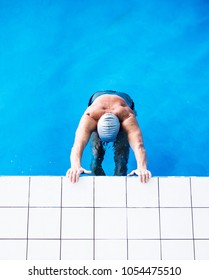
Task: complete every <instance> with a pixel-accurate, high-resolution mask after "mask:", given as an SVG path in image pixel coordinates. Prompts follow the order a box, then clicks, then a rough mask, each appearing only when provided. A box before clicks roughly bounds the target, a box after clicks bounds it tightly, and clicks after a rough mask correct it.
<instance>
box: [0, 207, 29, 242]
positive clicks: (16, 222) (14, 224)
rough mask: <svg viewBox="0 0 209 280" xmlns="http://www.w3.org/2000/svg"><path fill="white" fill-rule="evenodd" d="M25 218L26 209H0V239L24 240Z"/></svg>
mask: <svg viewBox="0 0 209 280" xmlns="http://www.w3.org/2000/svg"><path fill="white" fill-rule="evenodd" d="M27 218H28V209H27V208H0V238H26V237H27Z"/></svg>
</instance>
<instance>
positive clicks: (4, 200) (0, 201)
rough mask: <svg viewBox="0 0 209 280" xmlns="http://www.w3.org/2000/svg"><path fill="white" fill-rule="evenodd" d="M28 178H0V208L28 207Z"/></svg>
mask: <svg viewBox="0 0 209 280" xmlns="http://www.w3.org/2000/svg"><path fill="white" fill-rule="evenodd" d="M28 191H29V177H25V176H14V177H13V176H11V177H4V176H3V177H0V206H26V207H27V206H28Z"/></svg>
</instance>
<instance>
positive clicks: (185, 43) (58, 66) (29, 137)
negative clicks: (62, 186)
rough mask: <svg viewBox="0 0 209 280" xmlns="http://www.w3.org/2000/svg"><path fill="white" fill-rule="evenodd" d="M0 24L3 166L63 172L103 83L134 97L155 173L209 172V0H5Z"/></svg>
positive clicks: (3, 169) (24, 171) (1, 169)
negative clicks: (91, 101)
mask: <svg viewBox="0 0 209 280" xmlns="http://www.w3.org/2000/svg"><path fill="white" fill-rule="evenodd" d="M0 26H1V29H0V133H1V134H0V175H64V174H65V172H66V170H67V168H68V167H69V153H70V149H71V146H72V144H73V139H74V133H75V130H76V127H77V125H78V122H79V120H80V117H81V115H82V113H83V111H84V110H85V109H86V105H87V102H88V99H89V97H90V95H91V94H92V93H93V92H95V91H97V90H101V89H114V90H119V91H124V92H127V93H128V94H130V95H131V96H132V98H133V99H134V101H135V104H136V109H137V112H138V116H137V119H138V121H139V124H140V126H141V129H142V132H143V137H144V142H145V147H146V151H147V157H148V167H149V169H150V170H151V171H152V173H153V175H154V176H168V175H169V176H179V175H185V176H187V175H194V176H195V175H197V176H206V175H209V164H208V159H209V149H208V144H209V114H208V104H209V78H208V77H209V36H208V34H209V2H208V1H206V0H186V1H180V0H170V1H167V0H162V1H160V2H159V1H158V0H147V1H139V0H129V1H126V0H118V1H117V0H105V1H104V0H89V1H85V0H78V1H72V0H55V1H51V0H44V1H43V0H30V1H26V0H19V1H15V0H9V1H3V0H0ZM111 153H112V150H111V147H110V149H109V150H108V151H107V158H106V159H105V162H104V169H105V170H106V172H107V174H109V175H111V174H112V172H113V168H114V167H113V160H112V154H111ZM90 159H91V153H90V146H89V145H88V147H87V148H86V150H85V152H84V157H83V167H85V168H88V167H89V163H90ZM133 168H135V158H134V155H133V153H131V155H130V160H129V170H132V169H133Z"/></svg>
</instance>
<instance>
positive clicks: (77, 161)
mask: <svg viewBox="0 0 209 280" xmlns="http://www.w3.org/2000/svg"><path fill="white" fill-rule="evenodd" d="M83 149H84V147H82V146H78V145H73V147H72V150H71V154H70V164H71V167H72V166H81V159H82V154H83Z"/></svg>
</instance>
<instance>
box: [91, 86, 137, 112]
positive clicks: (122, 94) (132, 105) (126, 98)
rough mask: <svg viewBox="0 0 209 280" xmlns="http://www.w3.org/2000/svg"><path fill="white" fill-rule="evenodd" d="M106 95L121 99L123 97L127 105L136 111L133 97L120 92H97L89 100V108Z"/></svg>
mask: <svg viewBox="0 0 209 280" xmlns="http://www.w3.org/2000/svg"><path fill="white" fill-rule="evenodd" d="M104 94H112V95H118V96H120V97H122V98H123V99H124V100H125V101H126V103H127V104H128V106H129V107H130V108H131V109H132V110H134V102H133V100H132V99H131V97H130V96H129V95H128V94H127V93H124V92H119V91H115V90H103V91H97V92H95V93H94V94H93V95H92V96H91V98H90V99H89V103H88V106H90V105H91V104H92V103H93V102H94V100H95V99H96V98H97V97H99V96H101V95H104Z"/></svg>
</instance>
